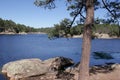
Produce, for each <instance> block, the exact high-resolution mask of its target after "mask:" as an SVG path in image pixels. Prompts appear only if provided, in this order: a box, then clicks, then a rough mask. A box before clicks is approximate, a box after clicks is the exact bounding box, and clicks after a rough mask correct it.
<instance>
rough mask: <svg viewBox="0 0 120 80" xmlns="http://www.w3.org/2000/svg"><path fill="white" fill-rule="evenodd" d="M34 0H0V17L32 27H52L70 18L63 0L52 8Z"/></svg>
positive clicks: (97, 14)
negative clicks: (35, 2) (40, 4)
mask: <svg viewBox="0 0 120 80" xmlns="http://www.w3.org/2000/svg"><path fill="white" fill-rule="evenodd" d="M34 1H35V0H0V18H2V19H6V20H12V21H14V22H15V23H20V24H24V25H26V26H31V27H34V28H41V27H53V26H54V24H57V23H59V22H60V21H61V20H63V19H64V18H70V19H72V18H71V17H70V16H69V12H68V11H67V10H66V6H65V4H64V1H63V0H57V1H58V2H56V3H57V7H56V8H55V9H53V10H48V9H44V8H40V7H37V6H35V5H34ZM101 13H103V11H100V10H99V11H97V12H96V15H95V16H101V17H103V15H102V14H101Z"/></svg>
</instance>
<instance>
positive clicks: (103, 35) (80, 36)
mask: <svg viewBox="0 0 120 80" xmlns="http://www.w3.org/2000/svg"><path fill="white" fill-rule="evenodd" d="M16 34H21V35H26V34H47V33H44V32H28V33H26V32H20V33H14V32H0V35H16ZM95 36H96V37H95V39H120V37H117V36H112V37H111V36H109V35H108V34H104V33H101V34H99V33H95ZM71 38H83V34H81V35H73V36H72V37H71Z"/></svg>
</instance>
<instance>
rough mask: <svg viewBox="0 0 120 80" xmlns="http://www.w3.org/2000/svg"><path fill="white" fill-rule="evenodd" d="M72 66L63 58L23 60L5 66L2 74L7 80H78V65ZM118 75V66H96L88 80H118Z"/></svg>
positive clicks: (119, 76) (119, 68)
mask: <svg viewBox="0 0 120 80" xmlns="http://www.w3.org/2000/svg"><path fill="white" fill-rule="evenodd" d="M72 65H74V62H73V60H72V59H69V58H65V57H55V58H50V59H48V60H44V61H42V60H40V59H23V60H18V61H13V62H9V63H7V64H5V65H4V66H3V68H2V73H3V74H4V75H6V76H7V77H8V80H78V72H79V63H78V64H76V65H74V66H72ZM71 66H72V67H71ZM119 73H120V64H113V63H109V64H105V65H97V66H93V67H90V80H120V75H119Z"/></svg>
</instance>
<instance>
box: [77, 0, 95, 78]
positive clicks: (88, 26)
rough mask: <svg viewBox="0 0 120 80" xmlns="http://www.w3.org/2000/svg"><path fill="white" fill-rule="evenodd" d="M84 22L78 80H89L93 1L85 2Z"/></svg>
mask: <svg viewBox="0 0 120 80" xmlns="http://www.w3.org/2000/svg"><path fill="white" fill-rule="evenodd" d="M85 3H86V20H85V23H84V33H83V44H82V55H81V60H80V74H79V79H78V80H89V79H90V78H89V62H90V53H91V33H92V26H93V23H94V0H86V2H85Z"/></svg>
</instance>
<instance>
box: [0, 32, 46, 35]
mask: <svg viewBox="0 0 120 80" xmlns="http://www.w3.org/2000/svg"><path fill="white" fill-rule="evenodd" d="M14 34H46V33H44V32H28V33H26V32H20V33H14V32H0V35H14Z"/></svg>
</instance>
